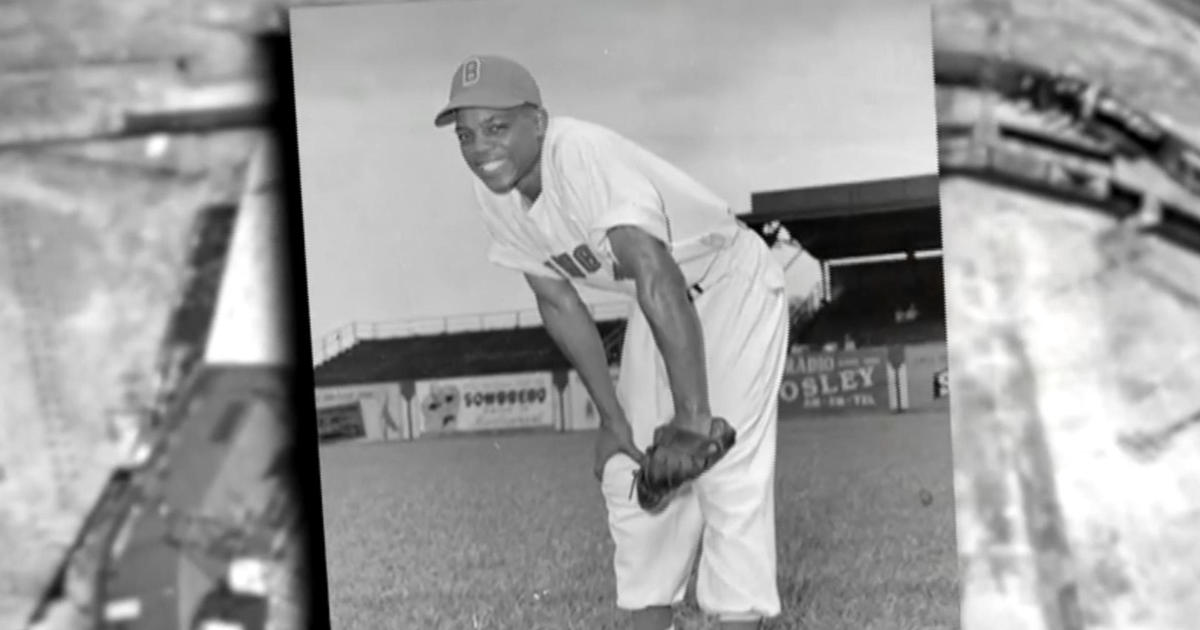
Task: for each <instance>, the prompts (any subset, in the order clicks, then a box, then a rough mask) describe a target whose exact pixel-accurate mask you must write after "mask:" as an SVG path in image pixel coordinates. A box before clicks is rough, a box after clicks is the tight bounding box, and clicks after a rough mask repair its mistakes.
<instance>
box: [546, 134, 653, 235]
mask: <svg viewBox="0 0 1200 630" xmlns="http://www.w3.org/2000/svg"><path fill="white" fill-rule="evenodd" d="M556 157H557V162H558V164H557V166H558V168H559V169H561V171H562V173H563V175H564V180H565V181H566V182H567V186H568V188H569V189H570V190H571V193H572V195H573V196H574V197H575V199H574V201H575V203H577V204H579V206H580V210H581V213H582V214H583V219H584V222H585V224H586V229H587V231H588V240H590V241H591V242H592V243H593V244H596V245H599V246H601V247H604V248H607V246H608V242H607V241H608V231H609V230H611V229H613V228H615V227H621V226H632V227H637V228H641V229H642V230H644V231H645V232H647V233H648V234H650V235H651V236H653V237H654V238H656V239H658V240H660V241H662V242H663V243H666V244H668V245H669V244H670V243H671V234H670V225H669V223H668V221H667V215H666V211H665V209H664V207H663V200H662V196H661V195H660V194H659V192H658V189H657V188H656V187H655V186H654V183H653V182H652V181H651V180H650V179H649V178H648V177H647V176H646V175H644V174H643V173H641V172H640V171H639V170H638V169H637V167H636V166H635V164H634V163H633V161H632V160H631V158H630V155H629V154H628V153H627V152H626V151H623V150H622V147H621V146H620V145H619V142H618V141H617V139H615V138H610V137H606V136H604V135H602V134H598V133H589V134H577V135H574V136H573V137H571V138H569V139H568V140H567V141H566V142H564V143H563V144H562V146H560V147H559V150H558V155H557V156H556Z"/></svg>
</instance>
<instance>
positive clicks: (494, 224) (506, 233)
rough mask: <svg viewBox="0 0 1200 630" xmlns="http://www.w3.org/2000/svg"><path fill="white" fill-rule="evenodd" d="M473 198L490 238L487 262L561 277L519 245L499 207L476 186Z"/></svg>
mask: <svg viewBox="0 0 1200 630" xmlns="http://www.w3.org/2000/svg"><path fill="white" fill-rule="evenodd" d="M475 199H476V201H477V203H478V204H479V207H480V209H481V210H482V212H483V224H484V227H485V228H486V229H487V233H488V238H489V239H490V244H489V245H488V252H487V257H488V261H489V262H491V263H492V264H493V265H496V266H498V267H503V268H505V269H510V270H512V271H518V272H521V273H528V274H531V275H535V276H542V277H547V278H559V277H561V276H560V275H559V274H558V273H557V272H556V271H555V270H554V269H553V268H551V267H549V266H548V265H546V264H545V263H544V262H540V261H538V260H537V257H536V256H534V255H532V254H530V253H529V251H528V249H527V248H523V247H521V245H520V241H519V239H517V238H516V237H515V235H514V233H513V230H512V227H511V226H508V225H505V224H504V223H503V221H502V220H501V219H500V218H499V216H498V213H499V208H497V207H496V206H495V205H494V204H493V203H492V201H491V200H489V199H488V198H487V196H486V195H484V194H483V193H482V192H481V191H480V190H479V189H478V187H477V188H476V189H475Z"/></svg>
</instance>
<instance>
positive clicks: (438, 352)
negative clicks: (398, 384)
mask: <svg viewBox="0 0 1200 630" xmlns="http://www.w3.org/2000/svg"><path fill="white" fill-rule="evenodd" d="M596 327H597V329H598V330H599V332H600V336H601V339H603V340H604V342H605V347H606V349H607V350H608V352H609V360H610V362H613V363H615V362H616V360H617V358H618V357H619V354H620V345H621V343H620V342H621V339H622V336H623V335H622V333H623V332H624V328H625V322H624V320H607V321H600V322H597V324H596ZM567 369H570V363H569V362H568V361H567V358H566V356H564V355H563V354H562V352H561V351H560V350H559V349H558V347H557V346H556V345H555V343H554V340H553V339H552V338H551V337H550V334H549V333H548V332H547V331H546V329H545V328H542V327H528V328H510V329H492V330H479V331H470V332H459V333H444V334H436V335H421V336H411V337H400V338H392V339H362V340H359V341H357V342H356V343H355V344H354V345H353V346H351V347H350V348H349V349H347V350H345V351H343V352H341V353H340V354H338V355H337V356H334V357H332V358H330V359H328V360H327V361H325V362H323V363H321V364H319V365H317V366H316V367H315V369H314V378H315V381H316V386H317V387H333V386H338V385H352V384H359V383H370V382H383V381H397V380H404V379H429V378H453V377H461V376H479V375H485V374H504V373H511V372H531V371H548V370H567Z"/></svg>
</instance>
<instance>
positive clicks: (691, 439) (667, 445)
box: [633, 418, 737, 512]
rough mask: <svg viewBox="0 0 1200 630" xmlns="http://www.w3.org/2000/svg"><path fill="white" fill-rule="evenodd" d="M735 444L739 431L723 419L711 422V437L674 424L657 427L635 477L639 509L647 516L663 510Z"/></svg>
mask: <svg viewBox="0 0 1200 630" xmlns="http://www.w3.org/2000/svg"><path fill="white" fill-rule="evenodd" d="M736 441H737V431H735V430H734V429H733V427H731V426H729V423H728V422H726V421H725V419H724V418H713V419H712V425H711V427H710V428H709V434H708V435H703V434H700V433H696V432H694V431H689V430H687V429H681V428H679V427H677V426H673V425H671V424H664V425H663V426H660V427H658V428H657V429H655V430H654V441H653V443H652V444H651V445H650V447H649V448H647V449H646V456H645V459H644V460H643V464H642V466H641V467H640V468H638V469H637V470H636V471H634V473H633V477H634V482H633V485H634V488H633V490H635V491H636V492H637V498H638V505H640V506H641V507H642V509H643V510H646V511H647V512H657V511H659V510H661V509H662V508H663V507H665V506H666V504H667V503H668V502H669V501H670V499H671V496H672V495H673V494H674V493H675V491H676V490H678V489H679V488H681V487H682V486H683V485H684V484H686V483H689V482H691V481H693V480H694V479H696V478H697V477H699V476H700V475H701V474H703V473H705V472H706V471H708V470H709V469H710V468H712V467H713V466H714V465H716V463H717V462H718V461H720V460H721V458H722V457H724V456H725V453H727V452H729V449H730V448H732V447H733V445H734V443H735V442H736Z"/></svg>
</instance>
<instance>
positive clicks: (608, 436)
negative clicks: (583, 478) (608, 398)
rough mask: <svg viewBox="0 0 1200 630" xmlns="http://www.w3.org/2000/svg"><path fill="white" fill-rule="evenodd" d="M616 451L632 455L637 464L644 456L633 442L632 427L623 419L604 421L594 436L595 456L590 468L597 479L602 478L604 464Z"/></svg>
mask: <svg viewBox="0 0 1200 630" xmlns="http://www.w3.org/2000/svg"><path fill="white" fill-rule="evenodd" d="M617 453H624V454H626V455H628V456H630V457H632V458H633V461H635V462H637V463H638V465H639V466H640V465H641V464H642V460H643V459H644V458H645V455H644V454H643V453H642V451H640V450H638V447H637V445H636V444H634V443H633V428H632V427H630V426H629V422H628V421H627V420H624V419H622V420H618V421H611V422H604V423H601V425H600V432H599V434H598V435H597V436H596V458H595V463H594V465H593V468H592V474H594V475H595V476H596V480H597V481H600V480H603V478H604V465H605V464H607V463H608V460H610V459H612V456H613V455H616V454H617Z"/></svg>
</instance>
